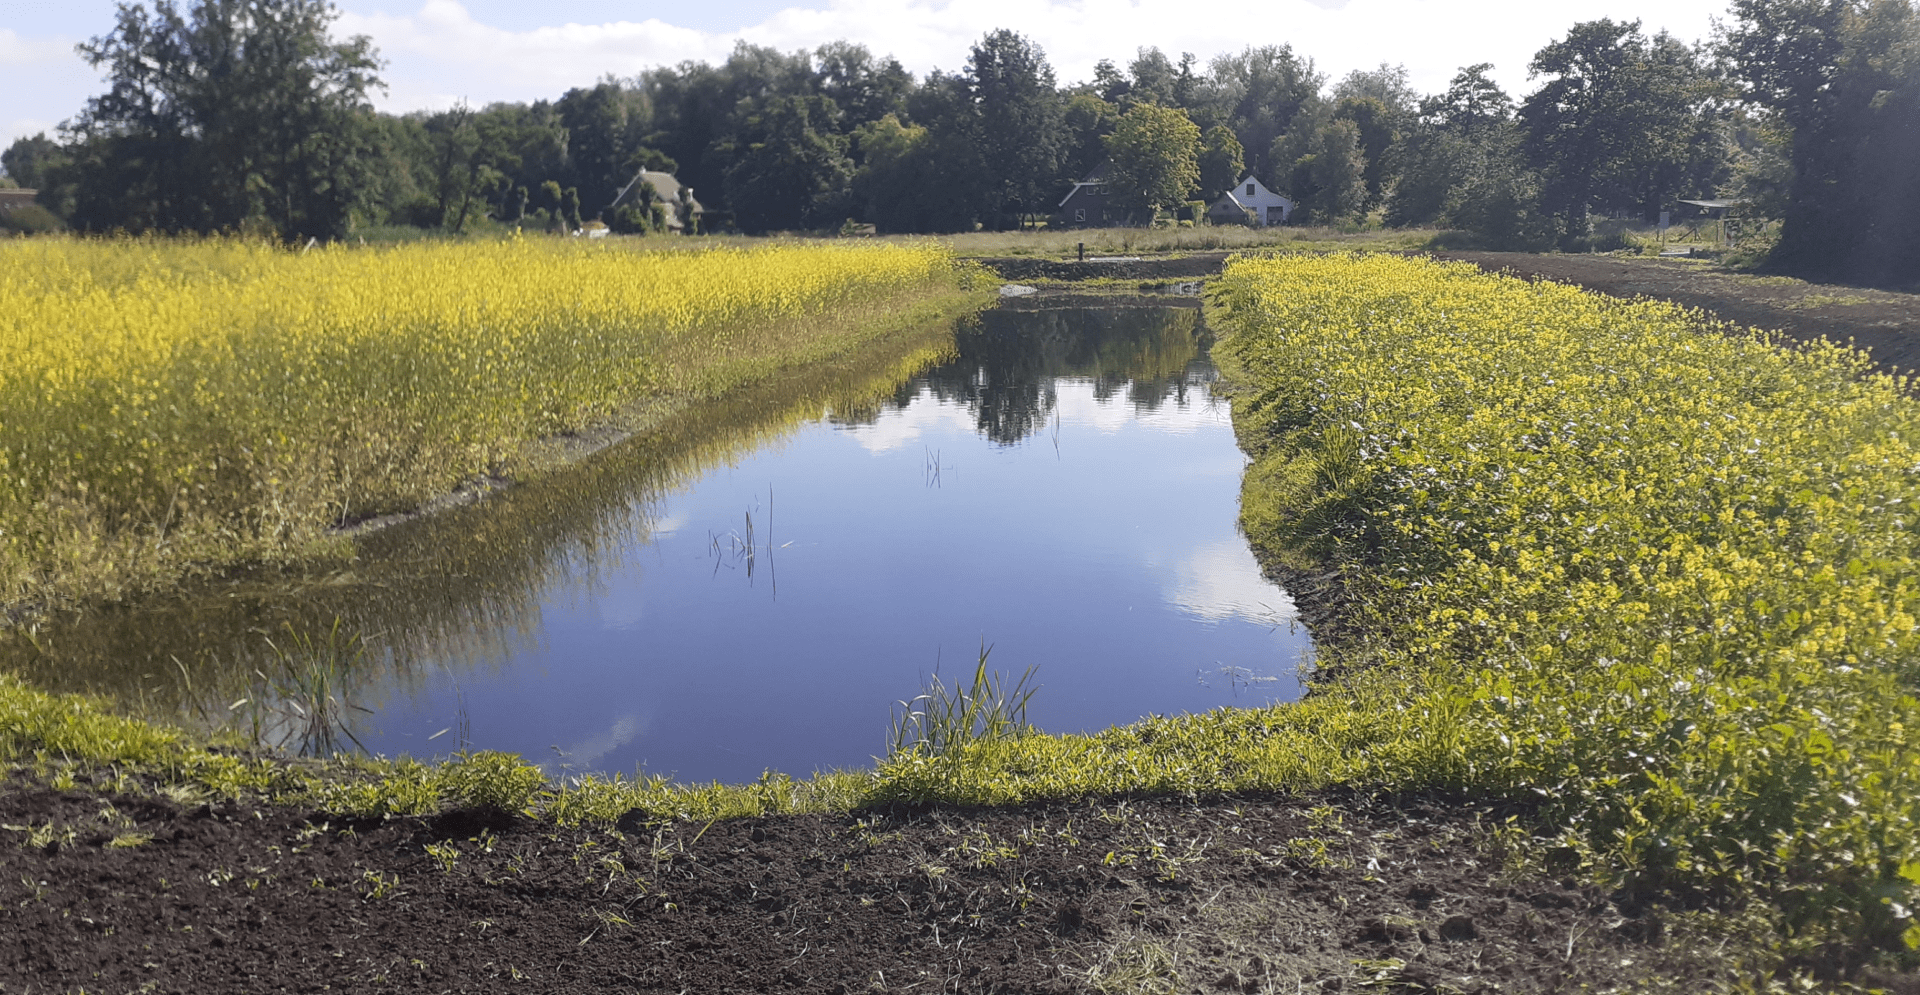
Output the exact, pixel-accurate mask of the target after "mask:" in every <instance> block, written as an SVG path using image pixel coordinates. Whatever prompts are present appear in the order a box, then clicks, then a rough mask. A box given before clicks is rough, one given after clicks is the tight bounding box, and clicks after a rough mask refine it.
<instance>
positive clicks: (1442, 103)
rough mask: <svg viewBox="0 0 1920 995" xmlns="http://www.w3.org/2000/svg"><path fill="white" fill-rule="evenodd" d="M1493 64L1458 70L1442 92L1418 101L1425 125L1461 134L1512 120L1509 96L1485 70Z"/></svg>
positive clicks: (1482, 64) (1477, 64)
mask: <svg viewBox="0 0 1920 995" xmlns="http://www.w3.org/2000/svg"><path fill="white" fill-rule="evenodd" d="M1492 71H1493V63H1491V62H1480V63H1476V64H1474V65H1471V66H1467V67H1466V68H1464V69H1461V70H1460V71H1459V72H1458V73H1455V74H1454V77H1453V79H1452V80H1451V81H1450V82H1449V83H1448V84H1447V90H1446V92H1445V93H1441V94H1436V95H1434V96H1431V97H1428V98H1426V99H1425V100H1422V101H1421V102H1420V116H1421V119H1422V120H1423V121H1425V122H1426V123H1428V124H1431V125H1436V126H1438V127H1441V128H1445V129H1447V130H1449V131H1453V132H1455V133H1458V134H1462V135H1471V134H1473V133H1474V132H1476V131H1479V130H1481V129H1483V128H1489V127H1494V126H1497V125H1500V124H1504V123H1506V122H1507V121H1510V120H1512V119H1513V98H1512V97H1509V96H1507V91H1505V90H1502V89H1500V85H1499V84H1497V83H1495V82H1494V81H1493V78H1492V77H1491V76H1489V75H1487V74H1488V73H1490V72H1492Z"/></svg>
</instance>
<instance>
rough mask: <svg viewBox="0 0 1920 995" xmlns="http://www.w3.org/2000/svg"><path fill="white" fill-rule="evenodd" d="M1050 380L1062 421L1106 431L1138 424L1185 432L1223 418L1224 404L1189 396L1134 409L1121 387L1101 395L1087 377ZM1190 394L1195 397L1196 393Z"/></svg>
mask: <svg viewBox="0 0 1920 995" xmlns="http://www.w3.org/2000/svg"><path fill="white" fill-rule="evenodd" d="M1054 384H1055V393H1056V397H1057V398H1058V402H1057V406H1056V410H1057V411H1059V413H1060V423H1061V424H1062V425H1076V426H1087V427H1090V428H1093V429H1094V430H1096V431H1099V432H1106V433H1110V432H1118V431H1120V430H1121V429H1123V428H1128V427H1139V428H1145V429H1149V430H1152V431H1156V432H1168V433H1171V434H1174V435H1186V434H1188V433H1190V432H1194V431H1197V430H1199V429H1201V428H1203V427H1205V426H1209V425H1219V424H1224V423H1225V422H1226V421H1227V413H1226V409H1225V408H1224V407H1217V406H1211V405H1208V404H1206V403H1205V402H1204V401H1199V400H1190V401H1188V402H1187V403H1185V404H1177V403H1175V402H1174V401H1172V400H1166V401H1162V402H1161V404H1160V406H1159V407H1157V408H1153V409H1151V410H1138V411H1136V410H1135V409H1134V406H1133V402H1132V401H1131V400H1128V398H1127V393H1126V391H1124V390H1121V391H1117V392H1115V393H1113V394H1110V395H1108V396H1107V397H1106V398H1104V399H1103V398H1100V397H1098V396H1096V395H1095V394H1094V389H1093V388H1094V384H1093V381H1091V380H1057V381H1055V382H1054ZM1190 396H1192V397H1196V398H1197V397H1198V394H1197V393H1196V394H1194V395H1190Z"/></svg>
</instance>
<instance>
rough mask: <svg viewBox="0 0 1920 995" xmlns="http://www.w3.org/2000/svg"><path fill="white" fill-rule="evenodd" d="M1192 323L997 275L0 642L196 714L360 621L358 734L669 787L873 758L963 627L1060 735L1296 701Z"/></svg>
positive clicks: (1148, 302)
mask: <svg viewBox="0 0 1920 995" xmlns="http://www.w3.org/2000/svg"><path fill="white" fill-rule="evenodd" d="M1209 343H1210V338H1209V336H1208V334H1207V331H1206V329H1205V328H1204V326H1203V325H1202V324H1201V321H1200V312H1199V310H1198V309H1196V308H1192V307H1169V306H1162V305H1161V304H1156V303H1154V299H1150V298H1142V299H1136V300H1134V301H1131V302H1125V301H1103V302H1098V304H1097V305H1092V306H1090V302H1088V301H1087V300H1085V299H1064V300H1059V301H1048V300H1045V299H1034V298H1029V299H1025V300H1021V301H1017V302H1013V303H1011V304H1009V305H1003V306H1002V307H999V308H996V309H993V310H989V311H987V312H984V313H982V314H980V315H978V316H976V317H974V318H971V319H968V320H966V321H964V322H962V323H961V324H960V325H959V327H958V328H956V329H953V330H951V331H948V330H945V329H940V330H936V332H935V333H931V334H929V335H927V336H926V337H923V338H922V339H918V340H912V341H906V342H901V343H895V344H893V345H892V346H891V347H890V348H891V350H892V351H891V352H884V353H883V354H880V355H875V356H871V357H867V360H868V367H869V368H865V369H860V368H844V369H839V370H835V371H829V373H827V374H823V375H822V377H823V379H821V381H820V382H818V383H789V384H785V385H783V386H782V387H781V388H780V389H781V390H783V391H785V393H786V396H785V397H783V398H782V399H780V400H779V401H778V402H777V403H776V402H775V401H774V400H763V401H757V402H752V401H750V402H743V403H741V404H737V405H735V406H734V407H732V408H724V407H716V408H714V409H711V410H707V411H703V412H701V413H699V414H698V415H697V416H696V417H695V419H694V423H692V424H687V425H683V426H682V428H681V430H679V431H665V432H661V433H656V434H655V435H654V436H653V437H650V438H644V439H637V440H634V441H632V442H629V443H627V444H624V445H622V446H618V447H615V448H614V449H611V450H608V451H606V452H604V453H602V454H600V455H599V456H597V457H595V458H593V459H592V460H591V461H589V463H588V464H586V465H583V466H581V467H577V468H575V469H573V470H569V471H565V472H562V473H559V474H556V475H554V476H553V477H550V478H546V479H544V480H542V481H539V482H536V483H534V484H531V485H527V486H524V487H519V488H514V489H512V490H509V491H507V492H505V493H503V494H501V495H498V496H496V497H495V498H492V499H489V500H488V501H485V502H481V503H479V504H476V505H472V506H469V507H465V508H459V509H455V510H453V511H450V512H447V513H445V514H442V515H436V516H434V517H432V518H429V519H426V520H423V521H420V522H416V523H411V524H408V525H403V526H399V527H396V528H392V529H388V530H385V531H384V532H381V533H378V534H375V535H373V536H370V537H367V538H366V539H363V540H362V541H361V544H360V549H359V556H358V557H357V559H356V560H355V561H354V562H352V563H351V564H348V565H345V566H343V567H342V568H340V569H338V570H334V571H331V572H324V573H320V574H309V575H301V576H298V577H286V576H277V575H275V576H254V577H250V578H247V579H244V580H238V581H228V582H224V583H223V584H221V585H220V586H219V587H217V588H216V589H212V590H208V591H203V592H200V593H199V594H197V595H195V596H192V597H185V598H180V599H173V600H170V601H168V602H167V603H166V604H159V605H143V606H139V607H131V608H122V609H118V610H114V611H108V612H101V613H97V614H96V615H94V616H91V617H89V618H87V619H85V620H82V621H79V622H71V623H68V624H66V625H64V626H50V627H47V628H46V629H45V630H44V631H43V632H41V633H40V634H39V635H38V636H37V637H36V638H34V639H32V640H27V639H24V638H23V637H20V636H18V635H17V634H16V635H14V636H12V637H9V638H7V639H6V640H4V641H0V652H4V653H5V654H6V655H7V656H8V657H10V660H8V661H6V662H10V663H11V664H13V665H14V666H16V667H18V668H19V669H22V670H23V671H25V672H26V674H27V676H28V677H29V678H30V679H32V680H35V681H36V682H37V683H40V684H42V685H43V686H51V687H56V688H61V689H85V690H93V691H99V692H104V693H108V694H111V695H114V696H116V697H118V698H120V699H121V700H123V701H125V702H127V703H128V704H129V705H130V707H132V708H134V709H135V710H139V711H145V712H147V713H149V714H157V715H163V716H164V715H168V714H172V715H175V716H179V717H182V718H186V719H189V720H199V721H211V722H215V723H218V722H230V721H233V720H234V718H235V717H236V716H239V715H243V714H246V709H245V707H244V706H242V707H241V708H232V707H230V706H231V705H232V703H233V701H234V700H236V699H238V698H243V697H246V696H248V694H249V693H250V690H249V689H252V692H254V693H257V691H258V690H259V686H258V685H257V684H255V683H253V682H254V678H255V676H256V675H258V674H259V673H263V672H266V671H268V670H270V669H271V668H273V667H275V666H283V665H284V660H283V657H282V654H284V653H285V652H286V651H287V647H289V646H294V645H296V644H304V645H310V646H311V645H323V646H324V645H325V644H326V643H327V641H328V639H329V638H332V639H334V640H335V641H336V642H337V643H339V644H340V645H349V644H350V645H352V646H356V647H358V646H364V647H365V650H364V652H363V653H361V654H360V656H359V657H358V658H356V659H355V660H354V664H353V672H352V677H351V680H350V681H349V682H348V691H349V697H350V699H351V701H352V702H353V703H354V705H355V706H357V707H356V708H355V709H354V710H353V711H351V712H350V713H349V714H350V716H351V718H350V724H349V728H350V730H351V731H352V733H353V734H354V737H355V738H356V739H357V740H358V741H359V742H360V743H361V744H363V745H364V746H365V747H366V748H368V749H370V750H372V751H374V752H379V753H388V754H398V753H410V754H413V755H415V756H432V755H440V754H446V753H449V752H451V751H452V750H454V749H456V748H458V747H459V746H462V745H466V746H471V747H472V748H477V749H500V750H508V751H512V752H517V753H520V754H522V755H523V756H525V757H527V758H528V759H529V760H533V761H535V762H542V763H545V764H546V765H547V766H548V768H549V770H551V771H554V772H560V771H563V770H571V771H575V772H583V771H605V772H613V771H618V772H626V773H633V772H635V771H643V772H646V773H658V774H667V775H671V776H673V777H676V778H678V779H682V780H713V779H717V780H722V781H742V780H751V779H753V778H754V777H757V776H759V775H760V774H761V772H762V771H764V770H769V769H773V770H780V771H785V772H787V773H791V774H795V775H804V774H807V773H809V772H811V771H815V770H824V769H831V768H840V767H858V766H864V765H866V764H868V763H870V762H871V760H872V757H873V756H874V755H875V754H878V753H880V752H882V751H883V748H884V734H885V731H886V725H887V717H888V712H889V708H890V707H892V706H893V704H894V703H895V702H896V701H898V700H899V699H903V698H909V697H911V696H912V695H914V694H915V693H916V692H917V690H918V689H919V688H920V686H921V685H922V683H923V682H924V680H925V678H926V676H927V675H928V674H929V673H932V672H934V671H935V669H936V668H937V669H938V672H939V674H940V675H941V676H942V677H943V678H945V679H947V680H949V681H951V680H954V679H958V678H964V677H966V676H968V675H970V674H971V672H972V669H973V665H974V663H975V661H976V659H977V657H978V655H979V653H980V651H981V649H982V648H983V647H991V656H990V658H989V666H990V667H991V668H993V669H997V670H999V671H1001V672H1002V673H1008V674H1013V675H1018V674H1019V673H1021V672H1023V671H1025V670H1026V669H1027V668H1029V667H1032V668H1035V673H1034V681H1035V682H1036V683H1038V684H1039V685H1040V689H1039V691H1038V692H1037V693H1036V694H1035V696H1034V697H1033V699H1032V702H1031V707H1030V710H1029V718H1030V719H1031V720H1032V721H1033V722H1034V723H1035V724H1036V725H1038V726H1039V727H1040V728H1042V729H1045V730H1047V731H1052V732H1066V731H1090V730H1096V729H1100V728H1103V727H1106V726H1109V725H1113V724H1116V723H1125V722H1130V721H1133V720H1136V719H1139V718H1141V717H1143V716H1146V715H1149V714H1163V715H1164V714H1172V713H1179V712H1188V711H1202V710H1206V709H1210V708H1214V707H1219V706H1223V705H1239V706H1247V705H1259V704H1265V703H1268V702H1271V701H1277V700H1288V699H1292V698H1294V697H1296V696H1297V695H1298V694H1299V691H1300V681H1299V674H1300V673H1301V672H1302V671H1303V669H1304V667H1305V666H1306V665H1307V663H1308V662H1309V661H1310V659H1311V652H1312V646H1311V642H1310V641H1309V639H1308V637H1307V634H1306V632H1305V631H1304V630H1303V629H1301V628H1300V627H1298V626H1297V625H1296V624H1295V621H1294V615H1293V608H1292V603H1291V602H1290V600H1289V599H1288V597H1287V595H1286V593H1285V592H1284V591H1282V590H1281V589H1279V588H1278V587H1276V586H1275V585H1273V584H1272V583H1270V582H1269V581H1267V580H1265V579H1263V578H1262V577H1261V575H1260V571H1259V569H1258V567H1257V565H1256V564H1255V562H1254V559H1253V556H1252V554H1251V553H1250V552H1249V551H1248V548H1247V546H1246V543H1245V541H1244V540H1243V539H1242V538H1241V537H1240V536H1239V535H1238V534H1237V532H1236V530H1235V517H1236V511H1237V502H1238V495H1239V483H1240V475H1241V472H1242V470H1243V468H1244V466H1245V458H1244V456H1243V455H1242V454H1241V453H1240V451H1239V450H1238V448H1237V447H1236V445H1235V442H1234V437H1233V432H1232V427H1231V425H1230V423H1229V419H1228V411H1227V407H1226V405H1225V403H1224V402H1223V401H1220V400H1218V399H1216V398H1215V397H1214V395H1213V393H1212V386H1213V383H1214V381H1215V378H1216V373H1215V369H1214V367H1213V365H1212V363H1211V361H1210V360H1209V358H1208V355H1207V347H1208V345H1209ZM903 377H904V379H903ZM329 633H335V635H333V636H331V637H329V635H328V634H329ZM276 646H277V647H280V649H279V650H277V651H276V650H275V649H274V648H273V647H276Z"/></svg>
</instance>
